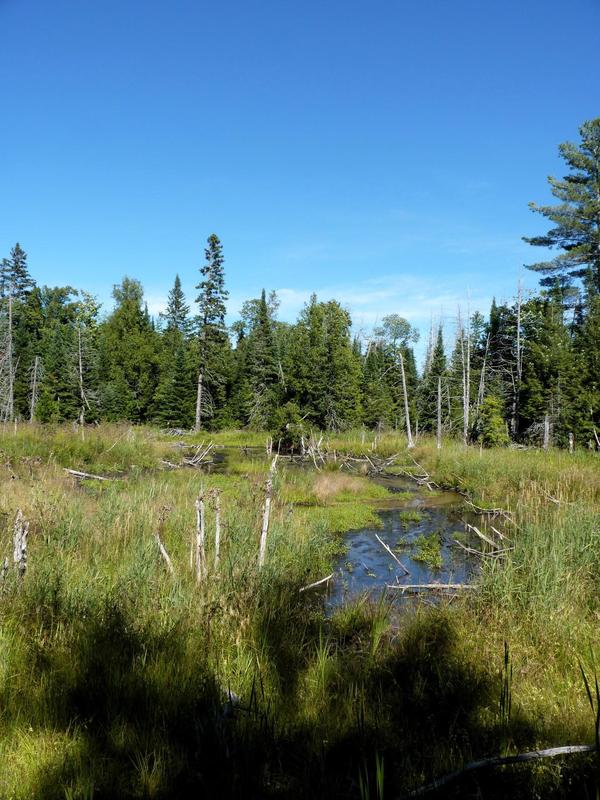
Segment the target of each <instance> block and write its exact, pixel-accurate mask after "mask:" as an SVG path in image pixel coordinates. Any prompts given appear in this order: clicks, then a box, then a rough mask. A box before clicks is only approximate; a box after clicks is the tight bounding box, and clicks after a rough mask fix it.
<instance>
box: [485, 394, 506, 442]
mask: <svg viewBox="0 0 600 800" xmlns="http://www.w3.org/2000/svg"><path fill="white" fill-rule="evenodd" d="M477 438H478V439H479V441H480V442H481V443H482V444H483V445H485V446H486V447H502V446H504V445H507V444H508V443H509V441H510V439H509V436H508V431H507V429H506V422H505V420H504V403H503V402H502V398H500V397H497V396H495V395H491V394H490V395H488V396H487V397H486V398H485V399H484V400H483V402H482V404H481V406H480V408H479V420H478V437H477Z"/></svg>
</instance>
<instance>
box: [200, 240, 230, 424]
mask: <svg viewBox="0 0 600 800" xmlns="http://www.w3.org/2000/svg"><path fill="white" fill-rule="evenodd" d="M205 258H206V261H205V264H204V266H202V267H201V269H200V273H201V275H202V280H201V281H200V283H199V284H198V285H197V286H196V288H197V289H198V290H199V294H198V297H197V298H196V302H197V303H198V318H197V320H198V383H197V396H196V418H195V429H196V430H200V428H201V426H202V424H203V423H202V420H203V419H204V418H205V417H206V416H209V415H210V414H213V413H214V411H215V409H216V408H218V407H222V405H223V403H224V399H225V388H226V382H227V373H228V366H229V356H230V352H229V351H230V347H229V338H228V336H227V329H226V327H225V312H226V308H225V301H226V300H227V297H228V296H229V292H228V291H227V290H226V289H225V272H224V269H223V263H224V258H223V247H222V245H221V242H220V240H219V237H218V236H216V234H214V233H213V234H211V235H210V236H209V237H208V246H207V247H206V249H205Z"/></svg>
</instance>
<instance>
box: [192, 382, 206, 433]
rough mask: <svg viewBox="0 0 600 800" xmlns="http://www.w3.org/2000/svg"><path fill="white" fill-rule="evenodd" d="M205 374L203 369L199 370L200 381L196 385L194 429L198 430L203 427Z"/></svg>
mask: <svg viewBox="0 0 600 800" xmlns="http://www.w3.org/2000/svg"><path fill="white" fill-rule="evenodd" d="M203 380H204V374H203V372H202V370H199V372H198V383H197V386H196V421H195V423H194V430H195V431H196V432H197V431H199V430H200V429H201V428H202V389H203Z"/></svg>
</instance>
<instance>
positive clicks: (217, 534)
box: [212, 489, 221, 572]
mask: <svg viewBox="0 0 600 800" xmlns="http://www.w3.org/2000/svg"><path fill="white" fill-rule="evenodd" d="M212 497H213V502H214V506H215V572H216V571H217V570H218V569H219V560H220V557H221V496H220V494H219V490H218V489H213V492H212Z"/></svg>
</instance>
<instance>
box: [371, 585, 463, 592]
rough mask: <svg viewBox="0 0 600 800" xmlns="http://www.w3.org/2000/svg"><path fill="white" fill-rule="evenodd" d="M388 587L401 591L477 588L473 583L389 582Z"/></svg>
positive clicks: (450, 590) (440, 590)
mask: <svg viewBox="0 0 600 800" xmlns="http://www.w3.org/2000/svg"><path fill="white" fill-rule="evenodd" d="M386 589H398V590H400V591H401V592H411V593H414V592H420V591H425V592H460V591H468V590H470V589H475V586H474V585H473V584H472V583H407V584H402V583H387V584H386Z"/></svg>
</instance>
